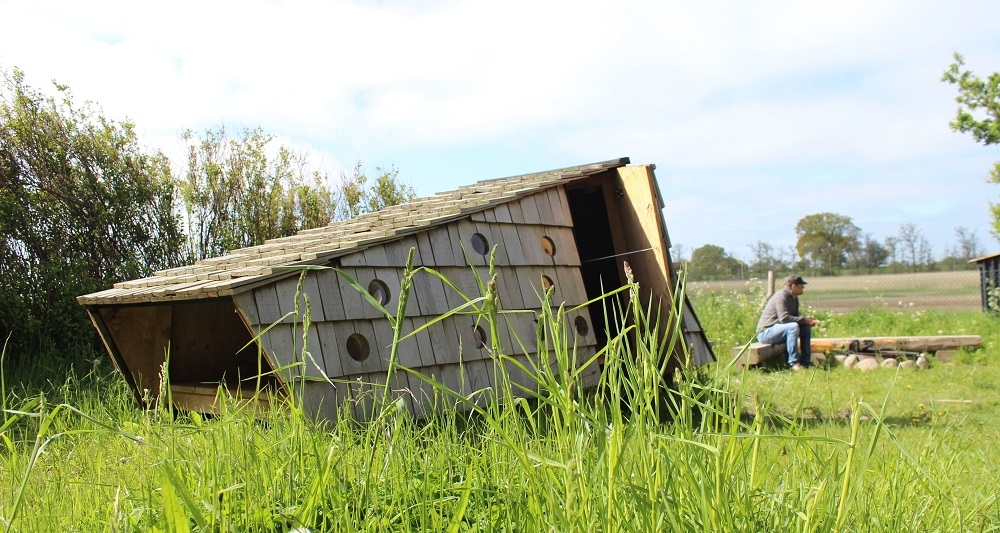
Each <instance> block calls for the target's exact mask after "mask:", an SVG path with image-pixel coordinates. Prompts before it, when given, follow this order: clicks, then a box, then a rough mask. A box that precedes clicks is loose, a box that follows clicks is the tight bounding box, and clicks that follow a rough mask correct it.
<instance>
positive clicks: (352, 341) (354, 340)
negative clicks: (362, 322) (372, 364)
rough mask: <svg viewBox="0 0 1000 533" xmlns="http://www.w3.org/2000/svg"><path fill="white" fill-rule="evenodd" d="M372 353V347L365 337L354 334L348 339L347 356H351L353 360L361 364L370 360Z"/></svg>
mask: <svg viewBox="0 0 1000 533" xmlns="http://www.w3.org/2000/svg"><path fill="white" fill-rule="evenodd" d="M370 353H371V347H370V346H369V345H368V339H366V338H365V336H364V335H362V334H360V333H352V334H351V336H350V337H347V354H348V355H350V356H351V359H354V360H355V361H359V362H360V361H364V360H365V359H368V355H369V354H370Z"/></svg>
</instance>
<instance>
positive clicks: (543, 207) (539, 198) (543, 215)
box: [532, 191, 556, 226]
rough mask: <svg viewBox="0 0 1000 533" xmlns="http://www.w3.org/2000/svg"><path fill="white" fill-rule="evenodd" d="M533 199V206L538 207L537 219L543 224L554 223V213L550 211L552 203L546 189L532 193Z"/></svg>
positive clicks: (549, 224) (550, 224)
mask: <svg viewBox="0 0 1000 533" xmlns="http://www.w3.org/2000/svg"><path fill="white" fill-rule="evenodd" d="M532 198H533V199H534V200H535V207H536V208H537V209H538V221H539V222H540V223H541V224H543V225H545V226H552V225H554V224H555V223H556V215H555V214H554V213H553V212H552V204H551V202H550V201H549V194H548V191H543V192H540V193H538V194H534V195H532Z"/></svg>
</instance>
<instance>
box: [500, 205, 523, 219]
mask: <svg viewBox="0 0 1000 533" xmlns="http://www.w3.org/2000/svg"><path fill="white" fill-rule="evenodd" d="M503 205H505V206H507V210H508V211H509V212H510V221H511V223H512V224H524V212H522V211H521V202H507V203H506V204H503Z"/></svg>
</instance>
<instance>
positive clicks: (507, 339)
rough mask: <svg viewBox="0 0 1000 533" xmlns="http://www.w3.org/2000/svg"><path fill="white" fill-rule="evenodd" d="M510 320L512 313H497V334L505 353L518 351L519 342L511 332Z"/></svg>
mask: <svg viewBox="0 0 1000 533" xmlns="http://www.w3.org/2000/svg"><path fill="white" fill-rule="evenodd" d="M510 321H511V318H510V313H500V314H498V315H497V334H498V335H499V337H500V350H501V351H502V352H503V354H504V355H511V354H514V353H516V346H517V343H516V342H515V341H514V338H513V337H512V336H511V334H510V330H511V323H510Z"/></svg>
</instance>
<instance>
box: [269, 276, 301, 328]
mask: <svg viewBox="0 0 1000 533" xmlns="http://www.w3.org/2000/svg"><path fill="white" fill-rule="evenodd" d="M298 284H299V277H298V276H292V277H289V278H285V279H282V280H278V281H277V282H275V283H274V290H275V293H276V294H277V297H278V310H279V312H280V313H281V316H283V317H284V318H283V319H282V320H281V321H282V322H284V323H285V324H291V323H293V322H302V313H304V312H305V308H304V307H300V309H299V315H298V316H296V314H295V296H296V291H297V288H298ZM299 305H300V306H303V305H304V304H303V302H302V297H301V295H300V296H299Z"/></svg>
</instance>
